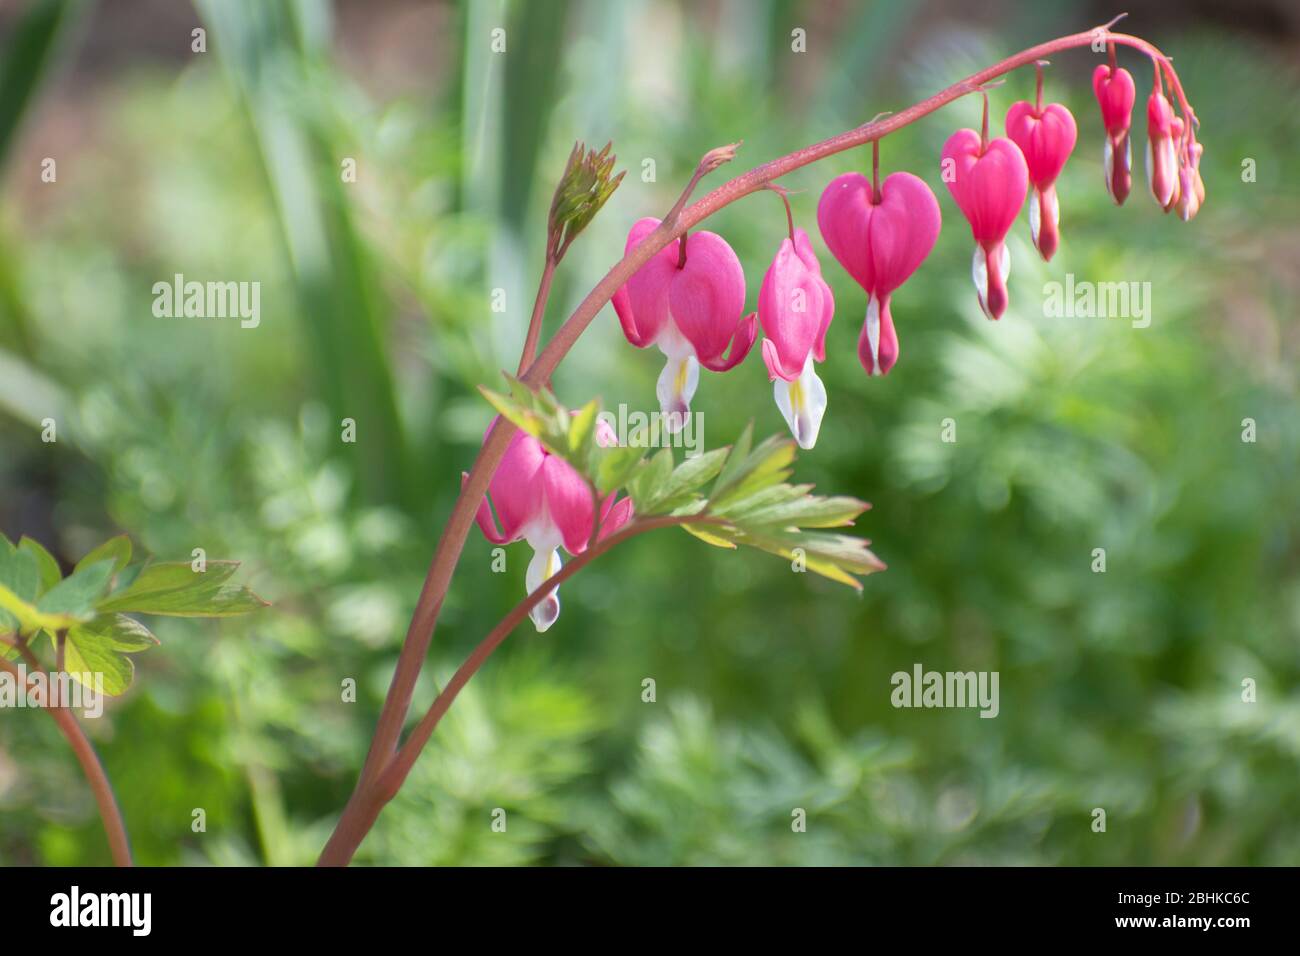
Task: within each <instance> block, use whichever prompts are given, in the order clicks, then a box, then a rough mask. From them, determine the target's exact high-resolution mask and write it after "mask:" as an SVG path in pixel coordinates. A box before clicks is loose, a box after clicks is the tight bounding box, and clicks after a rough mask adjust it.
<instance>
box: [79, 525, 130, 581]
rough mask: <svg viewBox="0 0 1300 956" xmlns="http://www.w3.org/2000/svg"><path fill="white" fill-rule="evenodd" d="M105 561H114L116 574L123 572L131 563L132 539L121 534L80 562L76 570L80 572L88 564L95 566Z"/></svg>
mask: <svg viewBox="0 0 1300 956" xmlns="http://www.w3.org/2000/svg"><path fill="white" fill-rule="evenodd" d="M105 559H112V561H113V570H114V571H115V572H116V571H121V570H122V569H123V568H124V567H126V566H127V565H128V564H130V563H131V539H130V538H128V537H127V536H126V535H124V534H119V535H118V536H117V537H115V538H109V539H108V540H107V541H105V542H104V543H103V544H101V545H100V546H99V547H97V548H94V549H93V550H92V551H91V552H90V553H89V554H87V555H86V556H85V557H84V558H82V559H81V560H80V561H78V562H77V567H76V569H75V570H77V571H80V570H81V569H82V568H83V567H85V566H86V565H88V564H94V563H95V562H96V561H103V560H105Z"/></svg>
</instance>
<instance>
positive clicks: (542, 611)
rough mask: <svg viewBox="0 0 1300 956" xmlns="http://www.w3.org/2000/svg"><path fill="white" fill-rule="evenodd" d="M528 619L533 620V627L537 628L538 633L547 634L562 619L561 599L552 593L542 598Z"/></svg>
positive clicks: (530, 612) (529, 613)
mask: <svg viewBox="0 0 1300 956" xmlns="http://www.w3.org/2000/svg"><path fill="white" fill-rule="evenodd" d="M528 617H529V618H531V619H532V622H533V626H534V627H535V628H537V633H538V634H541V633H543V632H545V631H546V630H547V629H548V628H549V627H550V626H551V625H552V624H554V623H555V622H556V621H557V620H559V617H560V599H559V598H558V597H556V596H555V592H554V591H552V592H551V593H550V594H548V595H546V597H544V598H542V600H541V601H539V602H538V603H537V604H536V606H534V607H533V609H532V610H531V611H529V612H528Z"/></svg>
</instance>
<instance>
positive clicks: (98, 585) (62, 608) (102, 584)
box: [36, 559, 113, 618]
mask: <svg viewBox="0 0 1300 956" xmlns="http://www.w3.org/2000/svg"><path fill="white" fill-rule="evenodd" d="M112 576H113V561H112V559H106V560H103V561H96V562H95V563H94V564H88V565H86V566H85V567H83V568H81V570H79V571H74V572H73V573H72V574H70V575H68V576H67V577H66V578H64V579H63V580H62V581H60V582H59V583H58V584H56V585H55V586H54V587H52V588H50V590H49V591H48V592H46V593H45V594H44V595H43V596H42V597H41V599H40V601H38V602H37V604H36V609H37V610H38V611H40V612H41V613H43V614H63V615H68V616H71V617H76V618H81V617H85V616H87V615H89V614H90V613H91V611H93V610H94V608H95V602H96V601H97V600H98V599H99V596H100V595H101V594H103V593H104V590H105V589H106V588H107V587H108V579H109V578H111V577H112Z"/></svg>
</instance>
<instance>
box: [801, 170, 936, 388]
mask: <svg viewBox="0 0 1300 956" xmlns="http://www.w3.org/2000/svg"><path fill="white" fill-rule="evenodd" d="M940 223H941V216H940V213H939V201H938V200H937V199H935V198H934V193H933V192H931V191H930V187H929V186H927V185H926V184H925V183H924V182H923V181H922V180H921V179H919V178H918V177H916V176H913V175H912V174H911V173H904V172H897V173H891V174H890V175H889V176H887V177H885V181H884V182H883V183H881V184H880V187H879V190H876V189H874V188H873V186H872V181H871V180H870V179H868V178H867V177H866V176H864V175H862V174H861V173H845V174H844V175H842V176H837V177H835V178H834V179H832V180H831V181H830V183H829V184H828V185H827V187H826V189H825V191H823V192H822V197H821V201H820V202H819V203H818V204H817V225H818V226H819V227H820V228H821V233H822V238H823V239H824V240H825V241H826V247H827V248H828V249H830V251H831V255H833V256H834V257H835V258H836V259H837V260H838V261H839V264H840V265H841V266H843V267H844V270H845V271H846V272H848V274H849V275H851V276H852V277H853V279H854V281H855V282H857V284H858V285H860V286H862V289H863V291H864V292H866V293H867V313H866V318H865V319H864V320H863V323H862V332H861V334H860V335H859V337H858V359H859V360H860V361H861V362H862V367H863V368H865V369H866V370H867V374H868V375H884V374H885V373H887V372H888V371H889V370H890V369H891V368H893V367H894V363H895V362H896V361H898V334H897V332H896V331H895V329H894V320H893V316H892V315H891V314H890V309H889V299H890V296H891V295H892V294H893V293H894V291H895V290H896V289H898V288H899V286H901V285H902V284H903V283H904V282H906V281H907V280H908V278H909V277H910V276H911V275H912V273H913V272H915V271H916V270H917V268H918V267H919V266H920V265H921V263H922V262H924V261H925V257H926V256H928V255H929V254H930V250H931V249H933V248H934V243H935V240H936V239H938V238H939V226H940Z"/></svg>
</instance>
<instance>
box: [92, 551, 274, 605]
mask: <svg viewBox="0 0 1300 956" xmlns="http://www.w3.org/2000/svg"><path fill="white" fill-rule="evenodd" d="M238 567H239V564H238V562H235V561H209V562H208V564H207V570H205V571H195V570H194V569H193V568H192V567H191V566H190V565H189V564H187V563H185V562H183V561H182V562H166V563H160V564H151V565H149V566H148V567H146V568H145V569H144V570H143V571H141V572H140V574H139V575H138V576H137V577H136V578H135V580H134V581H133V582H131V584H130V586H128V587H126V588H124V589H122V590H120V591H117V592H115V593H114V594H112V595H110V596H109V597H108V599H107V600H106V601H103V602H101V603H100V605H99V610H100V611H101V612H110V611H126V612H130V613H138V614H160V615H164V616H172V617H228V616H230V615H234V614H246V613H248V612H249V611H255V610H257V609H258V608H262V607H266V602H265V601H263V600H262V599H261V598H259V597H258V596H257V595H256V594H254V593H253V592H252V591H250V590H248V589H247V588H243V587H225V586H223V585H224V583H225V582H226V581H227V580H228V579H229V578H230V576H231V575H232V574H234V573H235V570H236V569H237V568H238Z"/></svg>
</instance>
